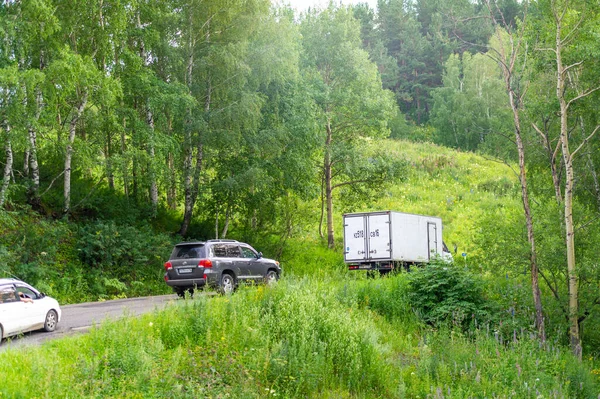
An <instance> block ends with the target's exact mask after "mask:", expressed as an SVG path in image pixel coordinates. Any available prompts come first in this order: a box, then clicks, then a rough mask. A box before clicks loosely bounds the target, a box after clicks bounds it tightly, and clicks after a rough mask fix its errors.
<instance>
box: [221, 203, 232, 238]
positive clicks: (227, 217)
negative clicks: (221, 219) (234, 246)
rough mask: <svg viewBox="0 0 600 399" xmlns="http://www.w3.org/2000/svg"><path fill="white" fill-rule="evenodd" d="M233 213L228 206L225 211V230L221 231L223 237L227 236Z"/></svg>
mask: <svg viewBox="0 0 600 399" xmlns="http://www.w3.org/2000/svg"><path fill="white" fill-rule="evenodd" d="M230 215H231V209H230V208H227V210H226V211H225V225H223V231H221V238H226V237H227V230H229V217H230Z"/></svg>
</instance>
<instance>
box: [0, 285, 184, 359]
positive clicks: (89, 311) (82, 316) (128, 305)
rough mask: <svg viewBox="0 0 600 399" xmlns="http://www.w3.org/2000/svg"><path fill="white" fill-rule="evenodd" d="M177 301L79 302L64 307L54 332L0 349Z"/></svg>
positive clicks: (167, 297) (166, 297)
mask: <svg viewBox="0 0 600 399" xmlns="http://www.w3.org/2000/svg"><path fill="white" fill-rule="evenodd" d="M176 300H177V295H174V294H173V295H162V296H150V297H142V298H127V299H116V300H112V301H104V302H88V303H78V304H76V305H64V306H61V310H62V317H61V319H60V323H58V327H57V328H56V330H55V331H54V332H51V333H47V332H43V331H33V332H30V333H26V334H24V335H21V336H17V337H12V338H11V339H10V340H7V341H4V342H3V343H2V345H1V346H0V350H6V349H9V348H19V347H23V346H25V345H35V344H39V343H41V342H43V341H47V340H50V339H55V338H60V337H63V336H65V335H67V334H77V333H82V332H86V331H88V330H89V329H90V328H91V327H92V326H94V325H98V324H100V323H101V322H102V321H103V320H107V319H111V320H115V319H119V318H121V317H130V316H139V315H141V314H144V313H148V312H151V311H153V310H154V309H162V308H164V307H165V306H166V305H167V304H168V303H170V302H172V301H176Z"/></svg>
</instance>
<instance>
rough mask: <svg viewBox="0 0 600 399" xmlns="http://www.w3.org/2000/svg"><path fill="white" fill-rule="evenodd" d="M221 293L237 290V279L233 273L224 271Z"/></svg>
mask: <svg viewBox="0 0 600 399" xmlns="http://www.w3.org/2000/svg"><path fill="white" fill-rule="evenodd" d="M219 287H220V288H221V293H223V294H231V293H232V292H233V291H234V290H235V279H234V278H233V276H232V275H231V274H228V273H223V275H222V276H221V284H220V286H219Z"/></svg>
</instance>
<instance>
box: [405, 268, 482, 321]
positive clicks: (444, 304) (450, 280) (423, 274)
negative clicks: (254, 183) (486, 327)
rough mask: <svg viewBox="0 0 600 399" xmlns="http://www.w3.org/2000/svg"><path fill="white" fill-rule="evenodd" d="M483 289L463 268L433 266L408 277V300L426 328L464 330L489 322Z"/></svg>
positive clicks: (477, 280) (480, 283)
mask: <svg viewBox="0 0 600 399" xmlns="http://www.w3.org/2000/svg"><path fill="white" fill-rule="evenodd" d="M482 286H483V284H482V282H481V280H479V279H477V278H475V276H473V275H472V274H471V273H470V272H469V271H468V270H466V269H464V268H461V267H458V266H455V265H452V264H446V263H436V262H432V263H430V264H428V265H427V266H426V267H424V268H422V269H418V270H416V271H415V272H413V273H411V274H410V277H409V285H408V287H409V294H408V300H409V302H410V304H411V305H412V307H413V309H414V310H415V311H416V313H417V314H418V315H419V316H420V317H421V318H422V319H423V321H425V322H426V323H427V324H430V325H432V326H434V327H442V326H448V327H460V328H461V329H463V330H467V329H469V327H471V326H476V324H477V323H481V322H483V321H487V320H489V319H490V316H491V312H490V306H489V304H488V303H487V301H486V299H485V297H484V296H483V288H482Z"/></svg>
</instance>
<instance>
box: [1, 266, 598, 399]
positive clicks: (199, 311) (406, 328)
mask: <svg viewBox="0 0 600 399" xmlns="http://www.w3.org/2000/svg"><path fill="white" fill-rule="evenodd" d="M406 279H407V275H406V274H400V275H397V276H394V277H392V278H385V279H373V280H355V281H352V280H350V281H339V280H337V279H328V278H324V279H323V278H318V279H317V278H288V279H283V280H282V281H280V282H279V284H277V286H275V287H262V286H258V287H243V288H242V289H240V290H239V291H238V292H237V293H235V294H234V295H232V296H215V297H206V296H197V298H196V299H194V300H186V301H177V302H175V303H174V304H172V305H171V306H169V307H167V308H166V309H165V310H161V311H155V312H154V313H152V314H148V315H145V316H142V317H139V318H128V319H123V320H120V321H112V322H105V323H103V325H102V326H101V327H100V328H95V329H93V330H92V331H91V332H90V333H89V334H85V335H81V336H77V337H69V338H65V339H61V340H57V341H52V342H49V343H46V344H44V345H42V346H40V347H28V348H24V349H16V350H8V351H4V352H2V353H0V376H1V377H2V381H3V383H2V384H1V385H0V397H7V398H21V397H22V398H25V397H40V398H81V397H86V398H162V397H174V398H197V397H212V398H225V397H235V398H259V397H284V398H288V397H289V398H305V397H309V398H310V397H314V398H317V397H326V398H327V397H329V398H344V397H346V398H398V397H407V398H426V397H434V398H435V397H440V398H441V397H452V398H468V397H490V398H491V397H500V398H501V397H506V398H508V397H519V398H538V397H548V398H549V397H559V398H562V397H570V398H575V397H581V398H590V397H595V396H594V395H596V394H597V392H598V390H599V389H600V384H599V381H598V376H597V374H594V370H593V369H592V368H593V364H592V363H587V362H583V363H578V362H577V361H576V360H575V359H574V358H573V357H572V356H570V354H569V353H568V352H566V351H565V350H564V349H563V348H561V347H559V346H552V345H549V346H548V347H547V348H540V346H539V344H538V343H537V341H535V340H533V339H531V337H530V336H529V335H528V334H526V333H524V334H521V333H520V332H518V333H516V335H515V336H514V337H511V339H508V340H504V339H502V338H500V337H498V336H497V335H496V334H495V332H494V330H493V329H492V330H486V329H485V328H483V329H481V330H479V331H478V332H476V333H472V334H461V333H459V332H454V331H445V330H432V329H430V328H427V327H425V326H424V325H423V324H422V323H421V322H420V321H419V320H418V319H417V317H416V316H415V315H414V313H412V311H411V309H410V307H409V306H408V305H407V302H406V301H405V300H404V298H406V296H407V292H406V290H407V288H406V287H407V281H406Z"/></svg>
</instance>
